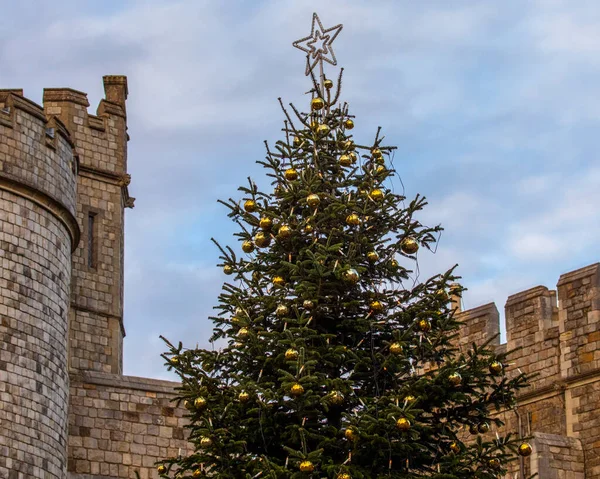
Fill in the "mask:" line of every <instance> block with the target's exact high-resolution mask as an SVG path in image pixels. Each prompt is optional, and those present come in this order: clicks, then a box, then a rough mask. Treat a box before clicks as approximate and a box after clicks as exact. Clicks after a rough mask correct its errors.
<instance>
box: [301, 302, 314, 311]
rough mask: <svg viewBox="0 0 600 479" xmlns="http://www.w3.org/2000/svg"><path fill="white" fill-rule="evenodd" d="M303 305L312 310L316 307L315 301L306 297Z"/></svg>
mask: <svg viewBox="0 0 600 479" xmlns="http://www.w3.org/2000/svg"><path fill="white" fill-rule="evenodd" d="M302 307H303V308H304V309H308V310H309V311H310V310H311V309H313V308H314V307H315V303H314V302H313V301H311V300H310V299H305V300H304V302H303V303H302Z"/></svg>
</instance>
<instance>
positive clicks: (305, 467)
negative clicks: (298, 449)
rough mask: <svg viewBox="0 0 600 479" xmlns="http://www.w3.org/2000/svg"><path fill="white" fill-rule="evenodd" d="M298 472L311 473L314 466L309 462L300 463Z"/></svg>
mask: <svg viewBox="0 0 600 479" xmlns="http://www.w3.org/2000/svg"><path fill="white" fill-rule="evenodd" d="M300 470H301V471H302V472H313V471H314V470H315V465H314V464H313V463H312V462H310V461H302V462H301V463H300Z"/></svg>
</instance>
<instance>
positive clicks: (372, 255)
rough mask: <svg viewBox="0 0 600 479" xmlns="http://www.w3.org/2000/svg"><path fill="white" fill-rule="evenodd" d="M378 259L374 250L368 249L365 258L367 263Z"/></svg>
mask: <svg viewBox="0 0 600 479" xmlns="http://www.w3.org/2000/svg"><path fill="white" fill-rule="evenodd" d="M378 259H379V255H378V254H377V253H376V252H375V251H369V252H368V253H367V260H369V263H375V261H377V260H378Z"/></svg>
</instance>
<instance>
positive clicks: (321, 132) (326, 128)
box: [317, 123, 329, 136]
mask: <svg viewBox="0 0 600 479" xmlns="http://www.w3.org/2000/svg"><path fill="white" fill-rule="evenodd" d="M328 133H329V126H327V125H325V124H324V123H323V124H321V125H319V126H318V127H317V134H319V135H323V136H325V135H327V134H328Z"/></svg>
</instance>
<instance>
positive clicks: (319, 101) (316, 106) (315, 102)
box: [310, 97, 325, 111]
mask: <svg viewBox="0 0 600 479" xmlns="http://www.w3.org/2000/svg"><path fill="white" fill-rule="evenodd" d="M324 106H325V102H324V101H323V98H319V97H317V98H313V99H312V101H311V102H310V107H311V109H312V110H313V111H318V110H321V109H323V107H324Z"/></svg>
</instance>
